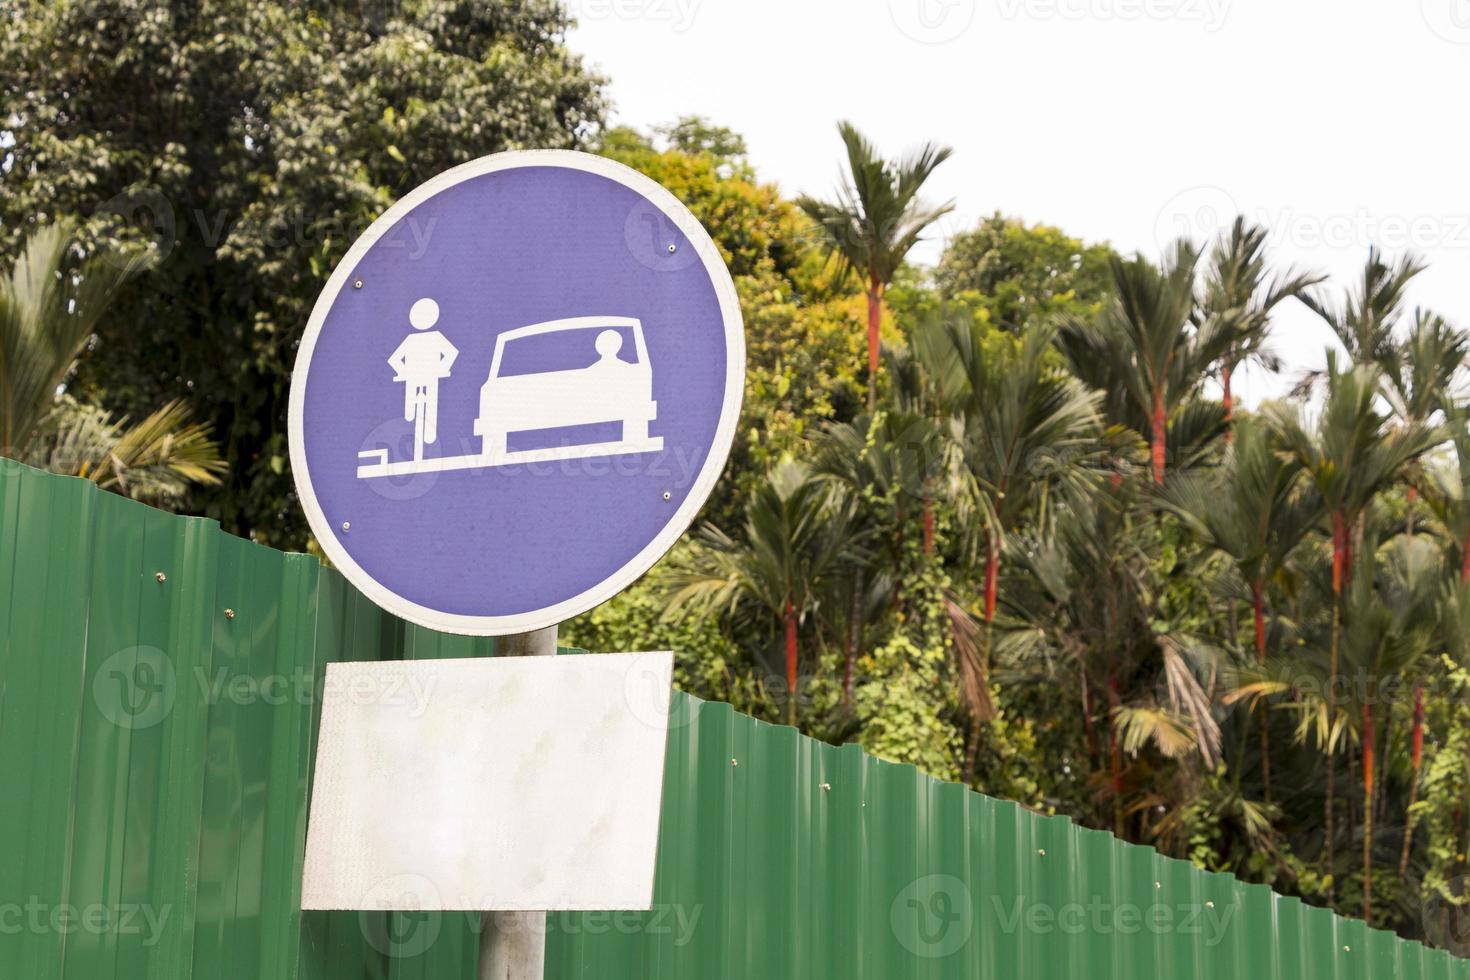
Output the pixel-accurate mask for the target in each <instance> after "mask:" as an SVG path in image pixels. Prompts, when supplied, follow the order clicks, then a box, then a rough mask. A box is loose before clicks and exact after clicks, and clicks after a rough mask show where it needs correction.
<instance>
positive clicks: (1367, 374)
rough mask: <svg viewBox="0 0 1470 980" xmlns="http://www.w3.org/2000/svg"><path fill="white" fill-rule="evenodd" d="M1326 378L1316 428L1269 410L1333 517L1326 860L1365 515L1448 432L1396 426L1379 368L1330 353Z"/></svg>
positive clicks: (1293, 413) (1282, 409) (1283, 410)
mask: <svg viewBox="0 0 1470 980" xmlns="http://www.w3.org/2000/svg"><path fill="white" fill-rule="evenodd" d="M1325 377H1326V380H1327V400H1326V403H1325V404H1324V406H1323V408H1322V411H1321V414H1320V415H1319V417H1318V418H1317V420H1316V424H1315V426H1312V425H1309V424H1308V423H1307V421H1306V420H1305V418H1304V415H1303V409H1302V408H1301V407H1300V406H1296V407H1294V408H1292V407H1288V406H1284V405H1273V406H1270V408H1269V409H1268V412H1269V417H1270V418H1271V420H1272V424H1273V425H1274V426H1275V427H1276V429H1277V431H1278V433H1279V434H1280V438H1281V440H1282V442H1283V444H1284V446H1285V448H1286V450H1287V451H1288V452H1289V453H1291V454H1292V456H1293V457H1295V459H1296V461H1297V462H1298V463H1299V464H1300V465H1301V467H1302V468H1303V469H1304V470H1305V471H1306V473H1307V476H1308V478H1309V479H1310V480H1311V481H1312V483H1313V485H1314V486H1315V487H1316V490H1317V492H1318V494H1320V495H1321V497H1322V502H1323V506H1324V508H1325V509H1326V511H1327V514H1328V516H1329V517H1330V519H1331V536H1332V537H1331V540H1332V632H1331V640H1330V646H1329V667H1328V692H1329V693H1328V700H1327V705H1326V711H1327V715H1326V726H1327V727H1326V737H1325V751H1326V755H1327V795H1326V801H1325V821H1324V823H1325V830H1326V836H1325V837H1324V844H1323V852H1324V858H1325V857H1326V856H1327V855H1328V854H1329V853H1330V851H1331V847H1332V831H1333V823H1332V821H1333V804H1334V798H1333V797H1334V793H1333V787H1334V784H1335V783H1334V779H1333V755H1334V751H1335V747H1336V743H1337V736H1338V731H1339V728H1338V719H1337V717H1336V707H1337V706H1336V691H1337V682H1338V669H1339V652H1340V649H1339V648H1340V639H1341V629H1342V597H1343V591H1344V589H1345V587H1346V586H1347V585H1348V584H1349V579H1350V577H1351V572H1352V560H1353V553H1354V544H1353V542H1354V536H1355V534H1356V532H1357V529H1358V524H1359V519H1360V518H1361V517H1362V515H1363V513H1364V511H1365V510H1366V508H1367V507H1368V506H1369V504H1370V503H1371V502H1372V501H1373V499H1374V497H1376V496H1377V495H1378V493H1379V492H1380V491H1382V490H1384V489H1385V488H1386V487H1388V486H1389V485H1390V484H1391V483H1393V482H1394V481H1395V480H1397V479H1399V478H1400V476H1401V475H1402V473H1403V470H1404V467H1405V466H1406V465H1407V464H1408V463H1409V462H1410V461H1411V460H1414V459H1416V458H1418V457H1419V456H1420V455H1422V454H1423V453H1424V452H1426V451H1427V450H1428V449H1430V448H1431V447H1433V446H1434V445H1435V443H1436V442H1438V441H1439V438H1440V435H1441V433H1440V432H1439V431H1438V430H1437V429H1434V428H1430V427H1427V426H1424V425H1421V424H1417V423H1411V424H1407V425H1400V426H1394V425H1393V424H1392V422H1391V419H1390V418H1389V416H1388V415H1387V414H1386V413H1383V412H1381V411H1379V410H1378V407H1377V405H1376V400H1377V397H1378V393H1379V392H1380V391H1381V390H1382V387H1383V378H1382V375H1381V374H1380V372H1379V371H1378V369H1377V368H1376V367H1374V366H1373V365H1371V364H1360V365H1358V366H1356V367H1353V368H1349V369H1346V370H1343V371H1338V370H1337V357H1336V352H1335V351H1329V352H1328V355H1327V371H1326V375H1325ZM1329 896H1330V886H1329Z"/></svg>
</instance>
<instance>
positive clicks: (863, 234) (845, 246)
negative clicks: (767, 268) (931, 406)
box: [799, 122, 954, 411]
mask: <svg viewBox="0 0 1470 980" xmlns="http://www.w3.org/2000/svg"><path fill="white" fill-rule="evenodd" d="M837 131H838V132H839V133H840V134H841V135H842V142H843V144H844V145H845V146H846V147H847V167H848V175H847V180H846V181H845V182H844V183H843V185H842V186H841V187H840V188H838V192H837V199H836V200H834V201H823V200H819V199H817V198H814V197H802V198H801V199H800V201H799V203H800V205H801V208H802V210H804V211H805V212H806V213H807V214H808V215H810V216H811V218H812V220H813V221H815V222H816V223H817V224H818V225H819V226H820V228H821V231H822V234H823V236H824V238H825V240H826V243H827V247H828V249H829V250H830V251H831V254H832V255H833V256H835V257H836V258H837V260H838V262H839V264H840V266H841V268H843V269H844V270H845V271H847V272H851V273H854V274H856V275H857V276H858V277H859V278H860V279H861V280H862V283H863V286H864V288H866V289H867V296H868V410H869V411H872V410H873V409H874V408H876V407H877V404H878V359H879V325H880V323H881V321H882V312H883V292H884V290H886V289H887V288H888V285H889V283H891V282H892V281H893V277H894V274H895V273H897V272H898V267H899V265H901V264H902V263H903V260H904V256H906V255H908V253H909V250H910V249H911V248H913V247H914V245H916V244H917V243H918V241H919V237H920V236H921V235H922V234H923V233H924V229H925V228H927V227H928V226H929V225H931V224H933V223H934V222H935V221H937V220H938V219H939V218H941V217H943V216H944V215H946V214H948V213H949V212H950V211H952V210H953V209H954V205H953V204H952V203H950V204H943V205H940V206H939V207H930V206H928V205H926V204H924V203H923V202H922V201H921V200H920V198H919V191H920V190H921V189H922V188H923V186H924V183H925V181H927V180H928V179H929V177H930V175H932V174H933V173H934V170H935V169H936V168H937V167H938V166H939V165H940V164H941V163H943V162H944V161H945V160H947V159H949V155H950V152H951V151H950V149H949V148H948V147H942V146H937V145H935V144H933V143H926V144H925V145H924V146H923V147H921V148H920V149H919V150H918V151H917V152H915V153H914V154H912V155H911V156H908V157H905V158H903V159H901V160H896V161H885V160H883V159H882V158H881V157H879V156H878V153H877V150H875V149H874V148H873V145H872V144H871V143H869V142H868V141H867V139H865V138H864V137H863V135H862V134H861V133H859V132H858V131H857V129H856V128H855V127H854V126H853V125H852V123H849V122H843V123H839V124H838V126H837Z"/></svg>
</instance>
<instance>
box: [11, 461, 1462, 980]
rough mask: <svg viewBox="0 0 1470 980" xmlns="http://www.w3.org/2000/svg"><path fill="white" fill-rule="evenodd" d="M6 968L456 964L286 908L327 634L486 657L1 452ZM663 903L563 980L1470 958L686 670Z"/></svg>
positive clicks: (983, 973)
mask: <svg viewBox="0 0 1470 980" xmlns="http://www.w3.org/2000/svg"><path fill="white" fill-rule="evenodd" d="M0 642H3V647H0V980H52V978H56V980H59V978H67V980H106V978H140V980H141V978H150V980H152V978H169V980H173V978H198V980H227V978H268V980H293V978H301V980H308V978H311V980H315V978H344V980H345V978H354V980H360V978H365V977H366V978H385V980H407V978H435V980H440V978H446V980H447V978H460V980H470V978H473V977H474V974H475V957H476V949H477V934H476V929H477V922H476V917H474V916H472V915H466V914H460V913H446V914H443V915H432V916H430V915H424V916H413V915H398V916H392V917H388V916H385V915H382V914H364V915H358V914H356V913H331V914H321V913H307V914H302V913H300V912H299V911H297V908H298V905H299V889H300V878H301V863H302V849H303V843H304V840H305V828H306V813H307V793H308V789H309V777H310V772H311V766H312V751H313V746H314V737H313V736H314V731H315V724H316V713H315V708H314V705H315V704H316V702H317V698H316V694H317V692H318V691H319V689H320V687H319V685H320V682H321V678H322V673H323V667H324V665H325V664H326V663H328V662H330V661H334V660H349V659H350V660H374V659H395V658H417V659H427V658H437V657H462V656H484V655H489V654H490V653H492V652H493V650H492V645H491V643H490V642H489V641H486V640H474V639H467V638H463V637H452V636H444V635H440V634H436V633H432V632H429V631H427V630H422V629H419V628H417V627H414V626H410V625H407V624H405V623H402V622H400V621H398V620H396V619H394V618H393V617H391V616H388V615H386V614H384V613H382V612H380V611H379V610H378V609H377V608H376V607H374V606H373V605H372V604H371V603H369V602H368V601H367V600H365V599H364V598H363V597H362V596H361V595H359V594H358V593H357V592H355V591H354V590H352V589H351V588H350V587H349V586H347V585H345V584H344V583H343V581H342V580H341V578H340V577H339V576H338V575H336V574H335V573H334V572H332V571H330V570H325V569H322V568H321V567H320V566H319V565H318V564H317V562H316V560H315V559H313V558H311V557H308V556H303V555H284V554H281V553H279V552H275V551H271V550H269V549H266V548H262V547H259V546H256V545H253V544H251V543H249V542H246V541H241V540H239V539H236V538H233V537H230V536H228V535H225V534H222V533H220V531H219V530H218V528H217V527H216V526H215V525H214V524H213V523H211V522H208V521H203V520H198V519H192V518H181V517H175V516H172V515H169V514H164V513H161V512H159V511H156V510H152V509H150V508H147V507H143V506H140V505H138V504H135V503H133V502H131V501H127V500H124V499H121V498H119V497H116V496H114V495H111V494H107V493H102V492H98V491H97V490H96V489H95V488H94V487H93V486H92V485H91V484H88V483H84V482H82V481H79V480H71V479H65V478H60V477H54V476H48V475H45V474H41V473H38V472H36V471H34V470H29V469H26V468H24V467H21V466H18V465H16V464H12V463H8V462H6V461H0ZM654 900H655V905H656V907H655V909H654V911H652V912H647V913H637V914H633V913H626V914H619V913H611V914H608V913H603V914H577V915H554V916H551V917H550V919H549V922H548V928H549V929H550V937H549V940H548V952H547V960H548V965H547V972H548V976H550V977H554V978H599V980H620V978H629V980H632V978H655V977H657V978H675V977H677V978H691V980H693V978H698V980H710V978H724V977H728V978H760V980H783V978H792V980H819V978H829V977H830V978H843V980H859V978H861V980H866V978H873V980H878V978H882V980H890V978H900V977H902V978H931V977H932V978H938V977H955V978H960V977H965V978H973V977H985V978H1005V980H1033V978H1034V980H1051V978H1057V977H1087V978H1094V980H1100V978H1119V980H1122V978H1130V980H1132V978H1141V977H1168V978H1186V977H1211V978H1231V980H1234V978H1240V980H1247V978H1248V980H1297V978H1324V980H1325V978H1363V980H1368V978H1373V980H1378V978H1385V977H1395V976H1398V977H1411V978H1416V977H1434V978H1448V977H1451V976H1454V977H1461V976H1466V977H1470V968H1467V967H1470V964H1467V963H1466V962H1464V961H1460V960H1454V959H1451V958H1450V957H1449V956H1448V955H1447V954H1446V953H1444V952H1442V951H1437V950H1429V949H1426V948H1425V947H1423V946H1421V945H1419V944H1417V943H1406V942H1402V941H1400V940H1398V939H1397V938H1396V937H1394V936H1391V935H1389V934H1387V933H1383V932H1377V931H1371V930H1367V929H1365V928H1364V927H1363V924H1362V923H1361V922H1358V921H1355V920H1346V919H1340V918H1337V917H1335V916H1333V915H1331V914H1329V913H1327V912H1325V911H1322V910H1320V909H1316V908H1311V907H1308V906H1304V905H1303V904H1302V903H1301V902H1299V901H1297V900H1296V899H1290V898H1281V897H1279V896H1276V895H1273V894H1272V893H1271V892H1270V891H1268V890H1267V889H1265V888H1263V887H1261V886H1258V885H1251V884H1244V883H1241V882H1239V881H1237V880H1235V879H1234V878H1233V877H1231V876H1229V875H1213V874H1205V873H1202V872H1199V871H1197V870H1195V869H1194V868H1193V867H1191V866H1190V865H1188V864H1185V863H1182V862H1179V861H1174V860H1170V859H1167V858H1164V857H1161V856H1159V855H1158V854H1156V853H1155V852H1154V851H1153V850H1151V849H1149V848H1145V847H1136V846H1131V845H1126V844H1121V843H1119V842H1117V841H1116V840H1114V839H1113V838H1111V837H1110V836H1108V835H1106V834H1102V833H1099V832H1096V831H1091V830H1084V829H1080V828H1078V827H1076V826H1075V825H1073V824H1072V823H1070V822H1069V821H1067V820H1065V819H1062V818H1046V817H1041V816H1037V815H1035V814H1033V813H1030V812H1028V811H1026V810H1023V809H1021V808H1019V807H1016V806H1015V805H1013V804H1010V803H1005V802H1000V801H996V800H991V799H988V798H986V797H983V796H979V795H977V794H974V793H970V792H967V791H966V790H964V789H963V788H961V787H959V786H956V785H952V784H948V783H941V782H936V781H935V780H932V779H929V778H927V777H924V776H921V775H919V774H917V773H916V772H915V771H914V770H913V768H912V767H909V766H899V765H891V764H888V763H883V762H880V761H878V760H875V759H872V758H870V757H868V756H866V755H864V754H863V753H862V752H860V751H859V750H858V749H856V748H855V747H852V746H846V747H842V748H834V747H831V746H827V745H824V744H821V743H818V742H814V741H812V740H810V739H806V738H803V737H801V736H799V735H798V734H797V733H796V732H795V731H793V730H791V729H788V728H781V727H773V726H770V725H765V724H762V723H759V722H756V721H753V720H751V719H749V718H746V717H743V716H741V715H737V714H735V713H734V712H732V711H731V710H730V709H729V707H728V706H726V705H719V704H705V703H702V702H699V701H697V700H695V699H693V698H689V697H685V696H683V695H678V696H677V697H676V703H675V714H674V722H673V730H672V731H671V734H670V739H669V749H668V772H667V778H666V782H665V789H664V804H663V825H662V831H661V838H660V855H659V870H658V877H657V883H656V887H655V899H654Z"/></svg>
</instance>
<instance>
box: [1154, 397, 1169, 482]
mask: <svg viewBox="0 0 1470 980" xmlns="http://www.w3.org/2000/svg"><path fill="white" fill-rule="evenodd" d="M1166 436H1167V428H1166V426H1165V425H1164V389H1163V388H1162V387H1159V388H1156V389H1155V390H1154V418H1153V446H1152V448H1153V465H1154V482H1155V483H1163V482H1164V448H1165V447H1164V440H1165V438H1166Z"/></svg>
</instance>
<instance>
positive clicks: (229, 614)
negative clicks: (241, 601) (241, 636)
mask: <svg viewBox="0 0 1470 980" xmlns="http://www.w3.org/2000/svg"><path fill="white" fill-rule="evenodd" d="M234 618H235V610H233V609H226V610H225V619H234Z"/></svg>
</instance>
